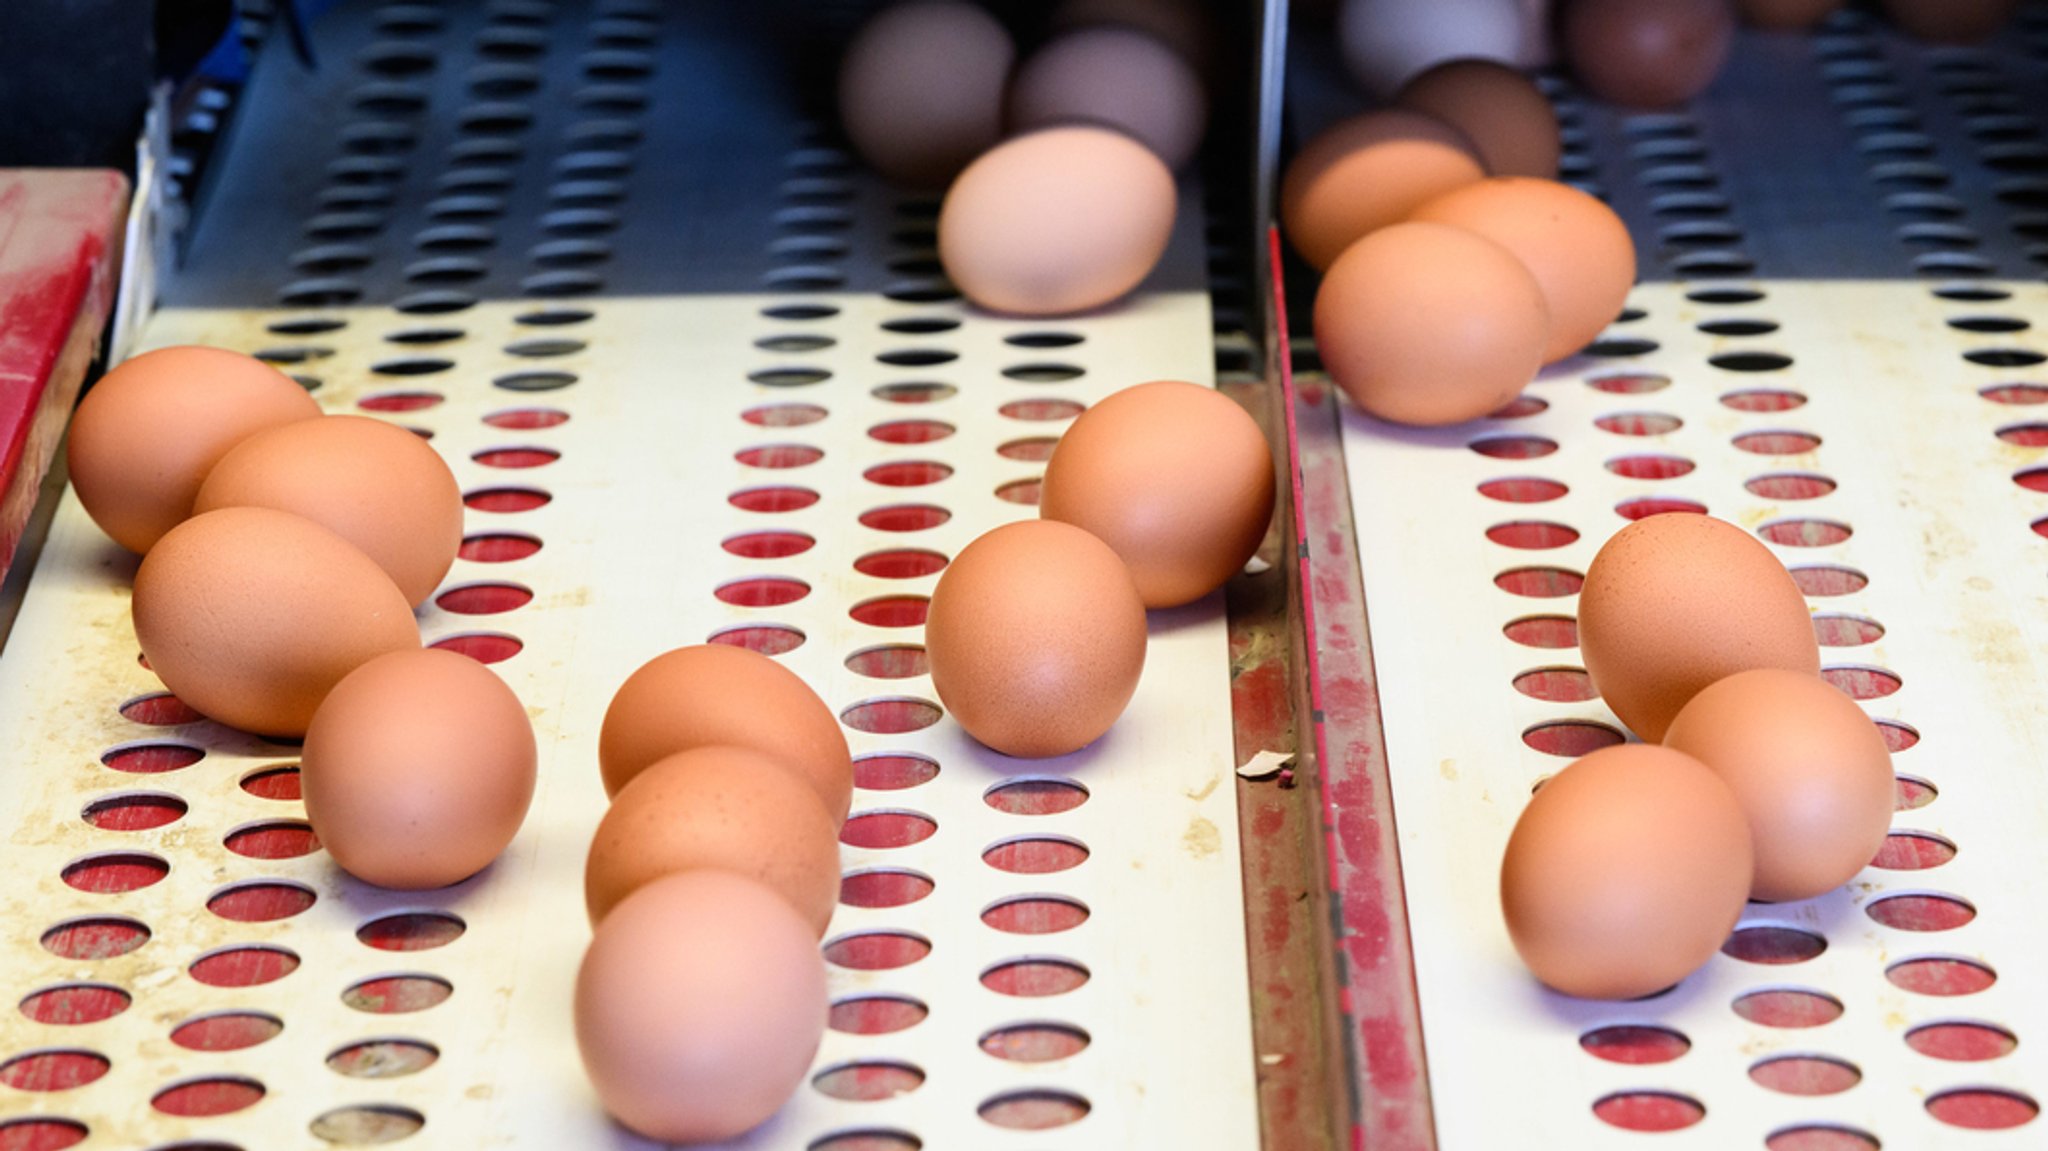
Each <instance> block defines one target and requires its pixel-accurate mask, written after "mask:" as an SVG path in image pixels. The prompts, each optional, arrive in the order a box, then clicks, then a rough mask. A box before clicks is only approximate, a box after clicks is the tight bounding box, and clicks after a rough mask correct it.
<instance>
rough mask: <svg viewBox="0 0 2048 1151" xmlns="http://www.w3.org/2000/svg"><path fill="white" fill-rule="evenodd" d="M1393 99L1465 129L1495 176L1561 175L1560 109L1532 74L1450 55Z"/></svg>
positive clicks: (1463, 130) (1462, 130)
mask: <svg viewBox="0 0 2048 1151" xmlns="http://www.w3.org/2000/svg"><path fill="white" fill-rule="evenodd" d="M1394 102H1395V103H1396V104H1399V105H1400V106H1402V107H1404V108H1411V109H1413V110H1415V111H1417V112H1421V113H1424V114H1425V115H1430V116H1435V117H1436V118H1437V119H1439V120H1442V121H1443V122H1444V123H1446V124H1449V125H1450V126H1451V127H1453V128H1456V129H1458V130H1459V131H1460V132H1463V133H1464V134H1465V137H1466V138H1467V139H1469V140H1471V141H1472V144H1473V146H1474V147H1475V148H1477V149H1478V151H1479V159H1480V161H1481V162H1482V163H1483V164H1485V165H1486V170H1487V172H1489V173H1491V174H1492V175H1495V176H1538V177H1541V178H1543V179H1555V178H1556V177H1557V158H1558V153H1559V152H1560V151H1561V150H1562V148H1563V145H1562V142H1561V141H1560V139H1559V137H1558V126H1557V113H1556V112H1555V111H1553V110H1552V109H1551V106H1550V100H1549V98H1548V97H1546V96H1545V95H1544V94H1543V93H1542V92H1541V91H1538V90H1537V88H1536V85H1535V84H1534V83H1532V82H1531V81H1530V80H1529V78H1528V77H1527V76H1524V75H1522V73H1521V72H1519V71H1517V70H1516V69H1514V68H1511V67H1509V66H1508V65H1506V64H1502V63H1499V62H1497V61H1493V60H1450V61H1446V62H1444V63H1442V64H1438V65H1437V66H1436V67H1434V68H1431V69H1429V70H1428V71H1426V72H1424V73H1422V74H1421V75H1419V76H1417V77H1415V78H1414V79H1413V80H1410V81H1409V82H1408V83H1407V85H1406V86H1405V87H1403V88H1402V89H1401V92H1400V94H1399V95H1398V96H1396V97H1395V98H1394Z"/></svg>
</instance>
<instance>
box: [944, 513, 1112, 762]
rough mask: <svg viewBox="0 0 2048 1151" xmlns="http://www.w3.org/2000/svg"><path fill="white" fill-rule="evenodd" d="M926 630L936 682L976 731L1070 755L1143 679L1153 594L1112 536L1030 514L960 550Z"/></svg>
mask: <svg viewBox="0 0 2048 1151" xmlns="http://www.w3.org/2000/svg"><path fill="white" fill-rule="evenodd" d="M924 642H925V651H926V654H927V656H928V657H929V658H930V660H931V672H932V688H933V690H935V691H937V692H938V693H939V701H940V702H941V703H944V704H945V705H946V709H947V710H948V711H949V712H951V713H952V715H953V718H954V719H956V720H958V721H959V723H960V726H961V727H963V728H966V729H967V734H969V735H971V736H973V737H974V738H975V739H978V740H980V741H981V742H982V743H984V744H987V745H988V746H989V747H992V748H994V749H995V750H997V751H1000V752H1002V753H1003V754H1005V755H1016V756H1025V757H1029V758H1042V757H1044V756H1051V755H1065V754H1067V753H1068V752H1073V751H1079V750H1080V749H1081V748H1083V747H1086V746H1087V745H1089V744H1090V743H1093V742H1094V741H1095V740H1096V739H1098V738H1100V737H1101V736H1102V734H1103V733H1104V732H1106V731H1108V730H1109V729H1110V726H1111V725H1112V724H1114V723H1115V722H1116V719H1117V717H1118V716H1119V715H1122V714H1123V710H1124V706H1125V705H1126V704H1128V703H1130V701H1131V695H1132V694H1133V693H1134V692H1136V691H1137V689H1138V676H1139V673H1141V672H1142V671H1144V669H1145V604H1144V601H1142V600H1140V599H1139V598H1138V589H1137V587H1136V586H1135V585H1133V584H1132V583H1131V574H1130V572H1129V570H1128V569H1126V568H1125V567H1124V561H1123V560H1122V559H1120V558H1118V557H1117V554H1116V552H1114V551H1112V550H1111V549H1110V547H1109V545H1108V544H1105V543H1103V542H1102V541H1101V540H1099V539H1096V538H1095V537H1094V536H1092V535H1089V534H1088V533H1087V532H1085V531H1082V530H1081V529H1080V528H1077V527H1074V526H1073V525H1071V524H1063V523H1058V522H1056V521H1053V520H1026V521H1024V522H1022V523H1013V524H1006V525H1004V526H1002V527H999V528H996V529H995V530H993V531H990V532H988V533H986V534H984V535H982V536H981V537H980V538H978V539H976V540H975V541H974V542H973V543H971V544H968V545H967V546H966V547H964V548H962V549H961V550H960V554H959V555H957V556H955V557H953V562H952V564H951V565H949V566H948V567H947V568H946V571H945V574H943V575H941V576H940V577H939V582H938V586H937V587H934V588H933V589H932V600H931V608H930V612H929V614H928V615H927V617H926V619H925V626H924Z"/></svg>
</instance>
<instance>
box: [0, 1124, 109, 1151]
mask: <svg viewBox="0 0 2048 1151" xmlns="http://www.w3.org/2000/svg"><path fill="white" fill-rule="evenodd" d="M89 1134H91V1132H90V1131H88V1130H87V1129H86V1126H85V1124H83V1123H78V1122H74V1121H72V1120H70V1119H47V1118H40V1117H39V1118H34V1119H10V1120H6V1121H4V1122H0V1151H64V1149H65V1148H67V1147H76V1146H78V1145H79V1144H80V1143H83V1142H85V1137H86V1136H87V1135H89Z"/></svg>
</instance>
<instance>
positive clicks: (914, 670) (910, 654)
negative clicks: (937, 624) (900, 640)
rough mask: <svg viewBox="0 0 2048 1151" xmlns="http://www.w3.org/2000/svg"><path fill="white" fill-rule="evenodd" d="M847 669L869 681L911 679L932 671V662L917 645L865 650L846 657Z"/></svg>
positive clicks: (897, 645)
mask: <svg viewBox="0 0 2048 1151" xmlns="http://www.w3.org/2000/svg"><path fill="white" fill-rule="evenodd" d="M846 668H847V670H848V671H851V672H853V673H854V674H855V675H863V676H866V677H868V678H869V679H911V678H913V677H915V676H920V675H926V674H928V673H929V672H930V671H931V660H930V658H929V657H927V656H926V655H925V650H924V649H923V648H922V647H919V646H917V645H915V644H894V645H889V646H884V647H871V648H865V649H863V650H861V651H857V652H854V653H853V654H852V655H850V656H847V657H846Z"/></svg>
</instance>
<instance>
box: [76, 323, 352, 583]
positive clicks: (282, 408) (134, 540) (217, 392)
mask: <svg viewBox="0 0 2048 1151" xmlns="http://www.w3.org/2000/svg"><path fill="white" fill-rule="evenodd" d="M319 414H320V405H319V404H316V403H314V402H313V397H311V396H309V395H307V394H306V389H304V388H302V387H300V386H299V385H298V384H297V383H296V382H294V381H293V380H292V378H291V377H290V376H287V375H285V374H284V373H283V372H280V371H278V370H277V369H276V368H273V367H271V366H270V365H269V364H266V363H264V362H263V361H261V360H257V359H252V358H250V357H248V356H245V355H243V354H241V353H240V352H230V351H228V350H227V349H225V348H200V347H177V348H160V349H158V350H156V351H154V352H144V353H143V354H141V355H139V356H135V357H133V358H131V359H127V360H124V361H122V362H121V363H120V364H118V365H116V366H115V367H114V368H113V369H112V370H111V371H109V372H108V373H107V374H106V375H105V376H104V377H102V378H101V380H100V382H99V383H97V384H95V385H93V387H92V390H91V391H88V392H87V393H86V394H85V399H84V400H83V401H82V402H81V403H80V404H79V405H78V411H77V413H76V414H74V415H73V416H72V417H71V433H70V441H69V446H68V447H67V449H66V451H67V453H68V458H69V461H70V467H71V486H72V487H74V488H76V489H77V490H78V502H80V503H82V504H84V505H85V510H86V514H88V515H90V516H92V519H93V522H94V523H96V524H98V525H100V529H101V530H102V531H104V532H106V533H107V534H108V535H110V536H112V537H114V542H115V543H118V544H120V545H121V546H122V547H124V548H127V549H128V550H129V551H132V552H136V553H138V554H139V553H142V552H146V551H148V550H149V549H150V547H151V546H153V545H154V544H155V543H156V541H157V540H158V539H159V538H161V537H162V536H163V534H164V533H165V532H167V531H170V530H171V529H172V528H173V527H175V526H177V525H178V524H179V523H180V522H182V521H183V520H184V519H185V518H186V517H188V516H190V515H191V514H192V500H193V497H195V496H197V495H198V494H199V484H200V481H202V480H204V479H205V478H206V473H207V472H209V471H211V470H212V469H213V465H214V464H215V463H217V462H218V461H219V460H220V458H221V457H222V456H224V455H226V454H227V452H228V449H229V448H232V447H234V446H235V445H236V444H238V443H240V442H241V441H242V440H243V439H245V438H247V437H249V436H251V435H254V434H255V433H257V432H260V431H263V430H264V429H266V428H275V427H279V426H281V425H284V424H288V423H291V422H293V421H295V420H310V419H312V418H313V417H315V416H317V415H319Z"/></svg>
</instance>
